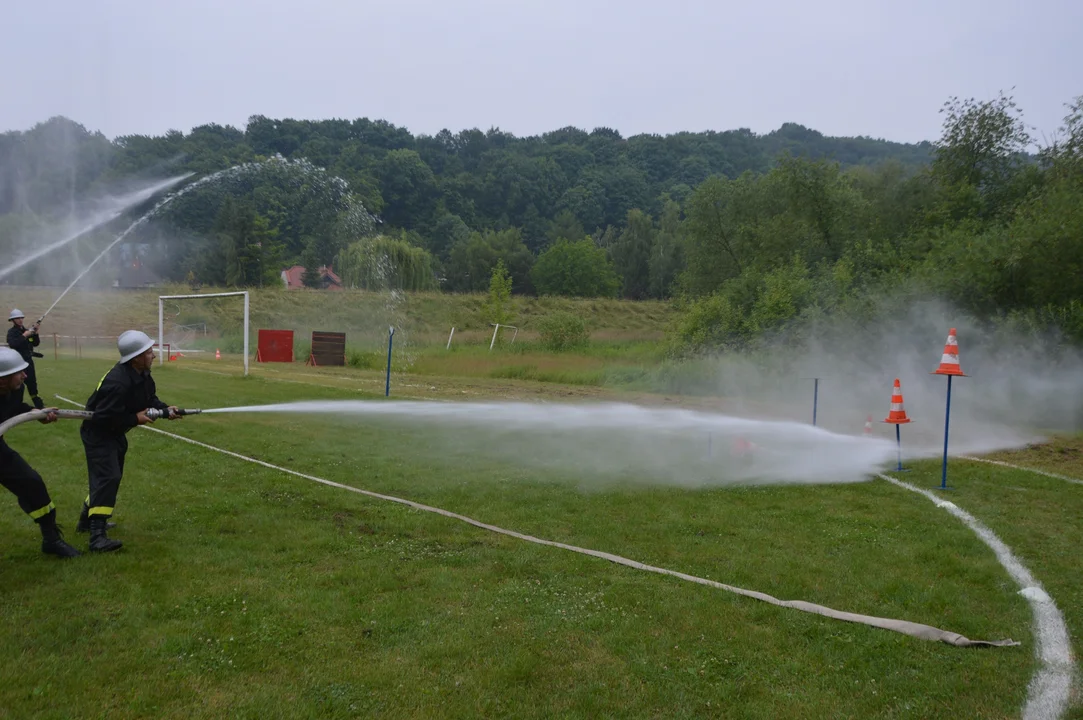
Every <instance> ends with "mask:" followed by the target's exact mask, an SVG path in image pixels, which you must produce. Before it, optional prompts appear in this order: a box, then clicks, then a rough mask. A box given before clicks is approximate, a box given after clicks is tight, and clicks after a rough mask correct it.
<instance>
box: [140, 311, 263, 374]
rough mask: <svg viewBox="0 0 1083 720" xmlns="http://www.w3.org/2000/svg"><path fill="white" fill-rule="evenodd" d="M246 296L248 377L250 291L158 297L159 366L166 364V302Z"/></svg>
mask: <svg viewBox="0 0 1083 720" xmlns="http://www.w3.org/2000/svg"><path fill="white" fill-rule="evenodd" d="M238 295H241V296H244V374H245V375H248V291H247V290H243V291H240V292H224V293H202V294H196V295H159V296H158V364H159V365H161V364H163V363H164V362H165V359H164V357H163V351H162V341H163V340H164V339H165V301H166V300H195V299H196V298H200V299H202V298H213V297H236V296H238Z"/></svg>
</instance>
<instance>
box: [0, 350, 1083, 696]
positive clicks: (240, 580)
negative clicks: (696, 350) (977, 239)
mask: <svg viewBox="0 0 1083 720" xmlns="http://www.w3.org/2000/svg"><path fill="white" fill-rule="evenodd" d="M522 360H523V365H525V366H530V365H533V366H535V367H537V368H538V369H539V371H541V370H542V369H543V368H544V360H545V358H544V357H541V356H538V357H536V358H532V357H528V356H526V355H524V357H523V359H522ZM418 363H419V365H421V367H420V368H419V371H418V372H417V373H415V374H411V375H403V376H401V377H398V378H397V384H396V388H395V392H396V396H397V397H418V396H425V397H434V398H439V399H449V398H456V399H469V400H474V399H484V398H496V397H499V398H516V399H544V400H549V401H553V400H561V399H592V398H599V397H603V396H605V394H606V393H607V392H609V391H607V390H606V388H604V387H599V386H594V385H589V384H572V385H565V384H559V383H557V382H547V383H539V382H535V381H534V380H532V379H531V378H529V377H527V376H528V375H529V373H524V377H521V378H514V377H511V378H509V377H500V376H496V377H494V376H493V373H492V371H491V368H490V369H484V368H483V369H481V370H478V371H477V372H476V377H461V378H456V377H449V376H441V375H437V374H424V372H425V368H424V357H422V358H421V359H419V361H418ZM109 364H110V362H109V361H108V360H104V359H103V360H92V359H88V360H83V361H75V360H70V359H68V360H65V359H61V360H59V361H52V360H50V361H48V362H39V376H40V377H41V382H42V385H43V392H44V394H46V395H47V396H51V395H52V393H59V394H61V395H66V396H67V397H71V398H74V399H76V400H79V401H84V400H85V398H86V396H87V395H88V394H89V392H90V390H91V389H92V388H93V386H94V384H95V383H96V382H97V380H98V378H99V377H100V376H101V374H102V373H103V372H104V371H105V370H106V369H107V368H108V366H109ZM468 364H469V366H470V368H474V367H475V364H474V363H473V362H471V363H468ZM235 367H236V366H235V364H234V365H233V366H228V365H225V364H223V365H217V366H210V365H209V364H204V365H202V366H200V365H199V364H196V363H189V364H185V365H184V366H178V365H166V366H165V367H164V368H161V369H156V370H155V376H156V378H157V380H158V385H159V389H160V395H161V396H162V397H163V399H166V400H167V401H169V402H172V403H176V404H179V405H186V406H191V407H205V408H209V407H222V406H230V405H243V404H264V403H272V402H283V401H289V400H297V399H321V398H341V397H343V396H344V395H346V394H348V396H349V397H350V398H353V399H359V398H362V399H363V398H372V399H373V401H377V402H378V401H380V400H382V394H383V385H382V377H381V376H380V374H379V373H377V372H375V371H368V372H366V371H351V370H335V371H331V372H328V371H319V372H318V371H314V370H312V369H308V368H303V367H302V366H294V367H289V366H283V367H281V368H270V367H262V366H261V367H258V368H256V369H254V370H253V375H254V376H253V377H249V378H241V377H238V376H237V373H236V371H235ZM582 370H583V371H584V372H587V371H589V369H588V368H583V369H582ZM439 371H440V368H435V369H433V370H431V373H437V372H439ZM464 374H467V375H468V374H469V373H468V372H466V371H464ZM621 397H625V398H627V397H632V396H630V395H622V396H621ZM643 399H644V400H647V401H652V402H664V399H662V398H658V397H648V396H643ZM156 427H159V428H162V429H165V430H169V431H171V432H176V433H179V434H182V435H184V436H187V437H191V438H193V439H197V440H200V441H203V442H207V443H210V444H213V445H216V446H218V447H222V448H225V449H228V450H232V451H235V452H238V453H242V454H245V455H249V456H252V457H256V458H259V459H261V460H264V461H266V462H269V463H273V464H276V465H280V466H283V467H287V468H291V469H294V470H298V471H300V472H304V473H308V474H311V475H315V476H319V477H322V478H326V479H328V480H332V481H336V482H339V483H343V484H346V485H350V486H354V487H359V488H363V489H366V490H371V491H376V492H381V493H386V494H390V495H394V496H397V497H401V498H407V499H411V500H415V501H418V502H422V503H425V504H428V505H432V506H437V507H440V508H445V509H447V510H451V511H454V512H457V513H461V514H463V515H467V516H470V517H473V518H475V519H478V520H481V521H484V522H487V523H491V524H494V525H498V526H501V527H505V528H509V529H514V530H517V531H520V532H524V533H528V534H532V535H535V536H537V537H541V538H546V539H550V540H557V541H561V542H565V543H569V544H573V545H578V546H582V547H588V548H593V549H597V550H603V551H608V552H613V553H617V554H620V555H622V556H624V557H628V558H632V559H635V560H639V561H642V562H646V563H650V564H654V565H658V566H662V567H666V568H670V569H674V570H680V571H683V572H686V573H689V574H693V575H699V576H701V577H707V578H711V579H714V580H718V581H721V582H725V583H729V584H733V585H737V586H740V587H745V588H750V589H755V590H759V591H762V592H766V593H769V594H771V595H774V596H775V597H779V598H782V599H802V600H807V601H809V602H814V603H819V604H823V605H827V606H829V607H833V608H837V609H840V610H848V611H852V612H859V613H866V614H871V615H878V616H882V617H892V618H899V619H906V620H913V621H916V622H922V623H927V624H930V625H934V626H937V627H941V628H944V629H947V630H953V631H956V632H959V633H962V634H963V635H966V636H967V637H970V638H978V639H1000V638H1006V637H1010V638H1012V639H1015V640H1018V641H1020V642H1021V643H1022V645H1021V646H1018V647H1008V648H995V649H961V648H954V647H950V646H947V645H944V644H941V643H932V642H927V641H921V640H916V639H912V638H909V637H906V636H903V635H900V634H896V633H892V632H889V631H885V630H879V629H875V628H870V627H866V626H863V625H856V624H850V623H844V622H839V621H835V620H829V619H826V618H822V617H818V616H815V615H811V614H807V613H802V612H798V611H795V610H791V609H784V608H778V607H774V606H772V605H769V604H766V603H762V602H759V601H756V600H752V599H747V598H742V597H739V596H736V595H733V594H730V593H726V592H724V591H720V590H717V589H712V588H709V587H704V586H700V585H696V584H691V583H687V582H684V581H681V580H679V579H675V578H670V577H664V576H659V575H655V574H651V573H643V572H639V571H635V570H632V569H629V568H626V567H622V566H619V565H614V564H612V563H608V562H605V561H603V560H599V559H595V558H590V557H585V556H582V555H578V554H574V553H570V552H567V551H564V550H560V549H555V548H549V547H542V546H538V545H534V544H529V543H525V542H522V541H519V540H515V539H512V538H508V537H505V536H502V535H498V534H494V533H490V532H487V531H485V530H481V529H478V528H475V527H472V526H469V525H467V524H464V523H462V522H459V521H456V520H452V519H448V518H445V517H440V516H437V515H433V514H430V513H425V512H420V511H417V510H413V509H410V508H407V507H403V506H401V505H398V504H395V503H391V502H387V501H382V500H377V499H373V498H369V497H366V496H362V495H358V494H355V493H351V492H348V491H345V490H341V489H337V488H333V487H327V486H324V485H320V484H317V483H313V482H310V481H306V480H304V479H301V478H298V477H295V476H290V475H287V474H284V473H282V472H279V471H276V470H271V469H269V468H265V467H261V466H257V465H253V464H250V463H245V462H243V461H241V460H238V459H235V458H231V457H227V456H224V455H221V454H218V453H214V452H212V451H210V450H206V449H202V448H199V447H196V446H192V445H189V444H186V443H182V442H180V441H177V440H173V439H170V438H167V437H164V436H161V435H157V434H154V433H150V432H145V431H139V430H136V431H133V432H132V433H131V436H130V442H131V449H130V451H129V456H128V466H127V469H126V473H127V474H126V476H125V479H124V483H123V485H122V487H121V493H120V498H119V501H118V510H117V515H116V520H117V522H118V523H119V526H118V527H117V528H116V529H115V530H114V531H112V532H111V535H112V536H114V537H117V538H119V539H121V540H123V541H124V542H125V547H124V548H123V549H122V550H120V551H119V552H117V553H113V554H110V555H105V556H87V557H82V558H78V559H76V560H74V561H71V562H60V561H56V560H53V559H52V558H46V557H44V556H42V555H41V554H40V552H39V548H38V538H37V534H36V530H35V528H34V527H33V526H32V525H31V523H30V522H29V521H28V520H27V519H26V517H25V516H23V515H22V514H21V513H20V512H19V510H18V507H17V506H16V504H15V502H14V499H13V498H11V497H10V496H8V501H7V502H6V504H4V505H3V506H2V507H0V533H2V536H3V539H2V540H0V588H2V589H3V590H2V595H0V598H2V609H3V617H4V619H5V622H4V623H3V624H2V625H0V648H3V651H2V653H0V717H19V718H22V717H42V718H67V717H99V716H106V715H108V716H109V717H120V718H125V717H223V716H229V717H244V718H248V717H251V718H257V717H258V718H269V717H271V718H307V717H479V716H482V717H517V718H518V717H598V716H606V717H727V718H728V717H733V718H813V717H815V718H819V717H832V718H834V717H847V718H850V717H852V718H871V717H877V718H879V717H889V718H930V717H951V718H956V717H967V718H972V717H973V718H1004V717H1018V716H1019V712H1020V708H1021V707H1022V706H1023V702H1024V699H1025V697H1026V692H1027V683H1028V682H1029V680H1030V678H1031V675H1032V673H1033V671H1034V669H1035V667H1036V665H1037V660H1036V658H1035V657H1034V638H1033V635H1032V628H1031V615H1030V610H1029V608H1028V606H1027V603H1026V601H1025V600H1024V599H1023V598H1022V597H1020V596H1019V595H1018V594H1017V590H1018V588H1017V587H1015V585H1014V583H1013V581H1012V580H1011V579H1010V578H1009V577H1008V576H1007V574H1006V573H1005V571H1004V570H1003V568H1001V566H1000V565H999V564H998V562H997V560H996V558H995V557H994V556H993V554H992V552H991V551H989V550H988V548H987V547H986V546H985V545H984V544H982V543H981V542H980V541H979V540H978V539H977V538H976V537H975V536H974V535H973V534H972V533H971V531H970V530H968V529H967V528H966V527H964V526H963V525H961V524H959V523H958V522H956V521H955V520H953V519H952V518H951V517H950V516H948V515H947V514H946V513H944V512H943V511H941V510H938V509H936V508H935V507H934V506H933V505H932V504H931V503H930V502H929V501H928V500H927V499H925V498H922V497H920V496H918V495H916V494H914V493H909V492H906V491H904V490H901V489H899V488H897V487H895V486H893V485H891V484H889V483H886V482H883V481H880V480H871V481H869V482H865V483H859V484H853V485H825V486H778V487H760V488H747V487H746V488H734V487H729V488H723V487H719V488H712V489H704V490H696V491H690V490H684V489H676V488H667V487H661V486H658V487H651V486H648V485H643V484H636V485H634V486H633V485H631V484H629V485H627V486H625V485H619V484H618V485H616V486H613V485H610V486H607V487H605V488H603V489H594V490H588V489H585V488H584V487H583V484H582V482H581V478H578V477H576V475H575V473H568V472H562V473H556V472H551V471H549V472H547V471H542V470H537V469H533V468H531V467H529V466H525V465H523V464H520V463H516V462H514V461H508V460H501V459H499V458H496V457H492V456H486V455H484V454H482V453H478V452H472V451H467V450H465V449H464V450H463V451H462V452H447V451H446V448H445V447H444V446H442V445H440V444H437V443H429V442H428V440H427V438H426V436H425V435H424V434H421V433H419V432H418V431H417V430H416V429H414V428H411V427H409V426H404V425H387V424H377V423H375V422H363V421H360V420H357V419H353V420H349V421H346V420H343V419H341V418H334V417H326V416H297V415H271V414H267V415H255V414H250V415H243V414H238V415H203V416H198V417H192V418H186V419H185V420H183V421H180V422H174V423H162V422H160V423H157V424H156ZM8 440H9V442H10V444H11V445H12V446H13V447H14V448H16V449H17V450H19V451H20V452H22V453H23V454H24V455H25V456H26V457H27V458H28V459H29V460H30V462H31V463H32V464H33V465H34V466H35V467H36V468H37V469H38V470H39V471H40V472H42V474H43V475H44V476H45V477H46V479H47V482H48V483H49V486H50V490H51V491H52V493H53V495H54V499H55V501H56V502H57V505H58V507H59V508H60V513H61V516H62V517H61V520H62V521H63V522H65V523H66V525H67V527H68V528H69V531H68V538H69V540H72V541H73V543H74V544H76V546H77V547H80V548H83V547H85V543H86V536H78V535H75V533H74V531H73V528H74V523H75V517H76V515H77V513H78V508H79V505H80V502H81V500H82V498H83V497H84V495H85V493H86V479H85V465H84V463H83V459H82V451H81V445H80V442H79V439H78V427H77V425H76V424H75V423H74V422H71V421H62V422H60V423H57V424H56V425H54V426H49V427H42V426H40V425H37V424H34V423H31V424H29V425H23V426H20V427H19V428H16V429H15V430H13V431H11V433H10V434H9V436H8ZM1058 442H1059V444H1060V445H1059V446H1060V447H1063V448H1069V449H1070V450H1071V452H1068V453H1062V455H1063V454H1067V455H1072V454H1073V453H1075V455H1074V456H1073V457H1074V458H1075V459H1074V460H1072V459H1069V460H1066V461H1062V462H1059V463H1058V464H1057V468H1058V471H1059V472H1061V473H1065V474H1071V475H1074V476H1076V477H1083V462H1080V461H1079V459H1078V457H1079V456H1078V453H1079V450H1080V449H1081V448H1083V442H1081V441H1080V439H1078V438H1066V439H1061V440H1059V441H1058ZM1043 452H1045V451H1044V450H1043V449H1042V448H1036V449H1032V450H1028V451H1023V452H1020V453H1012V454H1010V455H1005V456H1003V457H1002V458H1001V459H1005V460H1007V461H1009V462H1014V463H1018V464H1022V465H1026V464H1028V463H1029V462H1030V461H1031V460H1037V459H1040V457H1041V456H1042V454H1043ZM913 467H914V469H913V471H912V472H910V473H907V474H906V476H905V478H904V479H905V480H906V481H908V482H911V483H914V484H916V485H919V486H922V487H932V486H934V485H937V484H938V482H939V465H938V464H936V463H915V464H914V466H913ZM951 472H952V485H953V486H954V487H955V488H956V490H955V491H953V492H951V493H948V494H947V497H948V498H949V499H951V500H952V502H954V503H956V504H957V505H959V506H960V507H962V508H964V509H967V510H969V511H970V512H972V513H973V514H974V515H976V516H977V517H978V518H980V519H981V520H982V521H983V522H985V523H986V524H988V525H989V527H990V528H991V529H992V530H993V531H994V532H996V533H997V534H998V535H1000V537H1001V538H1002V539H1003V540H1004V541H1005V542H1007V543H1008V544H1009V545H1010V546H1011V547H1012V548H1013V550H1014V551H1015V552H1016V554H1017V555H1018V556H1019V557H1020V559H1021V560H1022V561H1023V562H1024V563H1025V564H1026V565H1027V566H1028V567H1029V568H1030V569H1031V570H1032V571H1033V573H1034V574H1035V576H1036V577H1037V578H1038V579H1039V580H1040V581H1041V582H1042V583H1043V584H1044V585H1045V587H1046V589H1047V590H1048V591H1049V593H1050V594H1051V595H1052V596H1053V598H1054V599H1055V600H1056V601H1057V602H1058V604H1059V606H1060V607H1061V609H1062V610H1063V612H1064V614H1065V617H1066V620H1067V622H1068V626H1069V630H1070V632H1071V637H1072V641H1073V644H1074V647H1076V648H1078V647H1079V646H1080V645H1079V643H1080V632H1081V631H1083V579H1081V576H1080V573H1079V571H1078V569H1079V549H1080V548H1081V547H1083V526H1081V525H1080V523H1079V518H1080V517H1083V492H1081V490H1083V488H1080V487H1079V486H1076V485H1071V484H1069V483H1065V482H1063V481H1058V480H1054V479H1051V478H1046V477H1042V476H1039V475H1035V474H1033V473H1027V472H1023V471H1015V470H1010V469H1006V468H1002V467H994V466H985V465H979V464H976V463H968V462H966V461H962V460H959V461H953V464H952V469H951ZM1069 717H1073V718H1081V717H1083V712H1081V708H1080V705H1079V703H1078V698H1077V701H1076V704H1075V705H1074V708H1073V710H1071V711H1070V713H1069Z"/></svg>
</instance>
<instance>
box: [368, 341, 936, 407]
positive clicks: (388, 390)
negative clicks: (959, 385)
mask: <svg viewBox="0 0 1083 720" xmlns="http://www.w3.org/2000/svg"><path fill="white" fill-rule="evenodd" d="M394 337H395V328H394V327H389V328H388V329H387V387H386V388H384V397H388V396H389V395H391V341H392V339H394ZM949 382H950V381H949Z"/></svg>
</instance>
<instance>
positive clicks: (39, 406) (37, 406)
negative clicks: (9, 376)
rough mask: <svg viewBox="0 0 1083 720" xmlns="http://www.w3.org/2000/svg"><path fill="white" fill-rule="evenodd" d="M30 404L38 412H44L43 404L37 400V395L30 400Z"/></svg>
mask: <svg viewBox="0 0 1083 720" xmlns="http://www.w3.org/2000/svg"><path fill="white" fill-rule="evenodd" d="M30 402H32V403H34V407H36V408H37V409H38V410H44V409H45V403H43V402H42V401H41V398H39V397H38V396H37V395H35V396H33V397H32V398H30Z"/></svg>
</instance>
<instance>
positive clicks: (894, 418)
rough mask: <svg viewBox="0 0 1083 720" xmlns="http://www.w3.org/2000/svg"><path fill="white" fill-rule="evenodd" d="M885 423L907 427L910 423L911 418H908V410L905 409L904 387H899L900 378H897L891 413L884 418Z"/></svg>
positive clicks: (893, 390)
mask: <svg viewBox="0 0 1083 720" xmlns="http://www.w3.org/2000/svg"><path fill="white" fill-rule="evenodd" d="M884 422H886V423H891V424H892V425H905V424H906V423H908V422H910V418H908V417H906V409H905V408H904V407H903V396H902V387H901V386H900V385H899V378H895V387H894V388H892V390H891V411H890V412H889V413H888V414H887V417H886V418H884Z"/></svg>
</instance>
